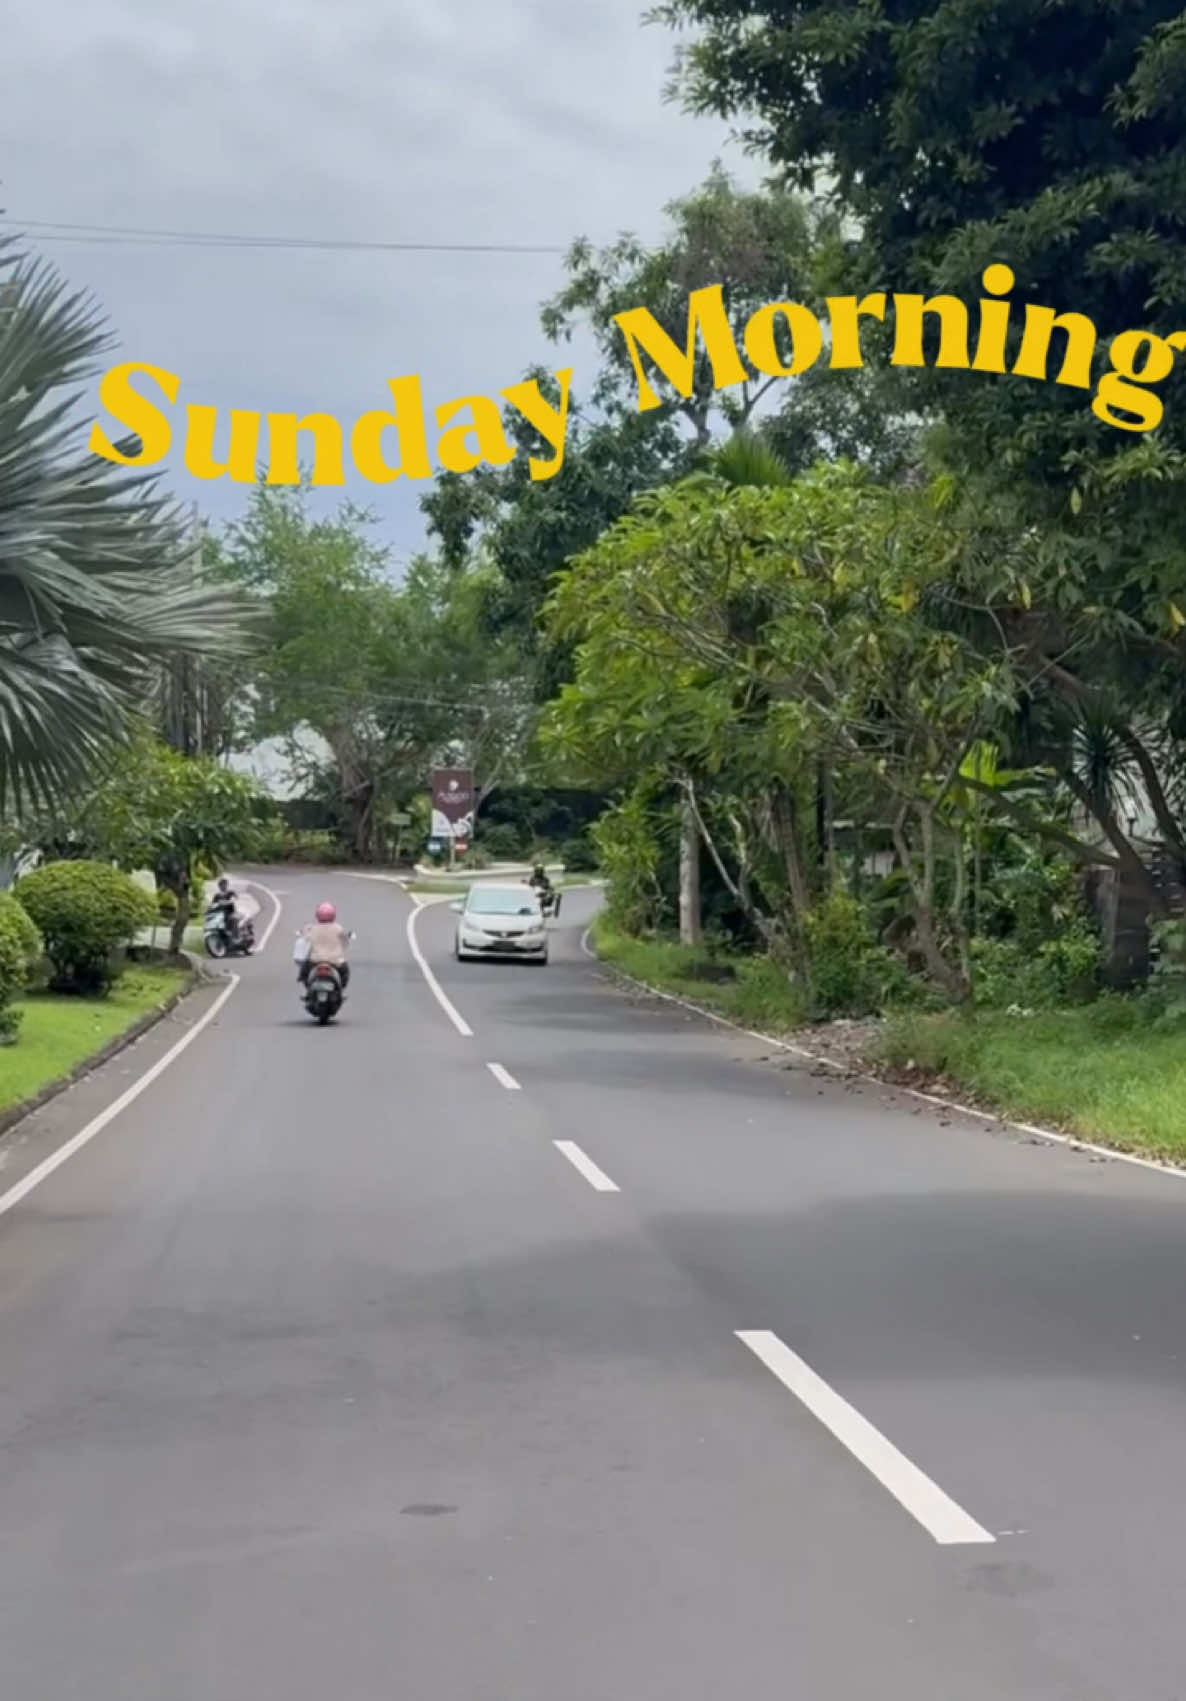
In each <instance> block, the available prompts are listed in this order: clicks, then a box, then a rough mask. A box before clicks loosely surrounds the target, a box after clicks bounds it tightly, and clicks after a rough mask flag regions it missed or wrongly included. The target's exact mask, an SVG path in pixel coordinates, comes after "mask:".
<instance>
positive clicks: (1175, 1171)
mask: <svg viewBox="0 0 1186 1701" xmlns="http://www.w3.org/2000/svg"><path fill="white" fill-rule="evenodd" d="M591 931H592V930H591V929H588V928H587V929H586V930H585V932H584V934H583V935H582V936H581V949H582V950H583V951H584V953H585V955H586V956H587V957H591V958H592V959H593V961H594V962H595V963H600V962H601V958H600V957H599V956H598V955H597V953H596V951H593V950H591V949H590V948H589V945H588V943H587V942H588V938H589V934H590V932H591ZM604 967H605V969H606V971H607V973H609V974H610V975H612V976H615V977H616V978H617V979H618V980H624V981H626V982H627V984H628V985H630V986H636V987H637V988H638V990H639V991H640V992H645V993H646V994H648V996H649V997H651V998H662V999H663V1000H664V1001H665V1002H666V1003H668V1004H678V1005H679V1007H680V1009H681V1010H691V1011H692V1012H693V1013H694V1014H695V1015H697V1016H703V1017H704V1018H705V1019H706V1020H707V1021H709V1022H716V1023H717V1024H718V1026H720V1027H722V1028H729V1029H731V1031H732V1032H733V1033H735V1034H744V1035H745V1036H746V1038H747V1039H755V1040H760V1041H761V1042H762V1044H763V1045H771V1046H773V1047H774V1048H775V1049H776V1050H777V1051H786V1052H790V1053H791V1054H792V1056H794V1057H802V1058H804V1059H806V1061H807V1062H808V1063H818V1064H820V1065H821V1066H822V1067H823V1068H825V1069H833V1070H835V1071H836V1072H837V1074H843V1073H844V1065H843V1064H842V1063H837V1062H835V1061H834V1059H832V1058H830V1057H821V1056H820V1054H819V1053H818V1052H815V1051H808V1050H807V1049H806V1047H805V1046H801V1045H792V1044H791V1043H790V1041H789V1040H780V1039H775V1037H774V1035H773V1034H763V1033H759V1032H758V1030H757V1029H756V1028H743V1027H742V1026H741V1024H740V1023H739V1022H731V1021H730V1020H729V1018H728V1017H727V1016H718V1015H717V1013H716V1011H715V1010H707V1009H705V1007H704V1005H703V1004H694V1003H692V1001H691V1000H690V999H688V998H679V997H677V995H676V994H675V993H674V992H660V991H659V988H658V987H656V986H648V985H647V983H646V981H644V980H638V979H636V978H635V976H634V975H628V974H627V973H626V972H625V970H624V969H619V968H615V966H614V965H613V964H612V963H607V964H605V965H604ZM856 1079H857V1080H860V1081H867V1082H868V1083H869V1084H870V1086H874V1087H882V1088H885V1089H886V1090H888V1091H890V1092H895V1093H905V1094H907V1095H908V1096H909V1097H910V1098H912V1099H921V1100H922V1102H923V1103H924V1104H932V1105H937V1106H938V1107H939V1108H940V1109H942V1110H953V1111H958V1112H959V1114H960V1115H961V1116H972V1117H975V1118H976V1119H977V1120H978V1121H980V1122H994V1123H996V1124H997V1126H998V1127H1000V1128H1008V1129H1010V1130H1011V1131H1013V1132H1015V1133H1018V1134H1030V1135H1032V1136H1033V1137H1034V1138H1035V1139H1038V1140H1048V1141H1050V1142H1051V1144H1053V1145H1056V1146H1070V1147H1071V1148H1072V1150H1074V1151H1076V1152H1091V1153H1092V1154H1093V1155H1094V1156H1095V1157H1099V1158H1106V1159H1107V1160H1108V1161H1109V1162H1110V1163H1118V1164H1131V1165H1133V1167H1134V1168H1136V1169H1147V1170H1152V1171H1153V1173H1154V1174H1155V1175H1166V1176H1172V1177H1174V1179H1175V1180H1178V1181H1186V1168H1184V1167H1183V1166H1182V1165H1180V1164H1167V1163H1161V1162H1159V1161H1158V1159H1157V1158H1142V1157H1140V1156H1139V1155H1138V1154H1137V1153H1136V1152H1122V1151H1120V1150H1119V1148H1118V1147H1116V1146H1100V1145H1097V1144H1095V1143H1094V1142H1093V1141H1091V1140H1085V1139H1083V1137H1082V1136H1081V1135H1079V1134H1059V1133H1058V1132H1057V1131H1056V1130H1055V1129H1053V1128H1040V1127H1039V1126H1038V1125H1037V1123H1034V1122H1016V1121H1014V1120H1013V1118H1012V1117H1008V1116H1003V1115H1000V1114H998V1113H997V1112H996V1111H990V1110H978V1109H977V1108H976V1106H975V1105H970V1104H962V1103H961V1102H960V1100H959V1099H945V1098H940V1097H939V1095H938V1094H937V1093H924V1092H923V1091H922V1090H921V1089H920V1088H918V1087H901V1086H899V1085H898V1084H897V1083H896V1082H894V1081H882V1080H880V1079H879V1078H878V1077H877V1076H876V1075H866V1074H864V1073H862V1074H860V1075H858V1076H857V1077H856Z"/></svg>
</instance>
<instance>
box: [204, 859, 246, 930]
mask: <svg viewBox="0 0 1186 1701" xmlns="http://www.w3.org/2000/svg"><path fill="white" fill-rule="evenodd" d="M210 908H211V909H212V910H217V911H218V912H219V915H220V916H221V918H222V925H223V927H224V929H225V930H226V934H227V937H228V938H229V939H237V938H238V937H239V912H238V911H237V910H236V908H235V894H234V891H233V890H232V887H231V883H230V881H229V880H228V879H227V877H226V875H225V874H224V875H223V877H222V879H221V880H220V881H219V882H218V886H217V888H216V890H215V893H214V896H213V897H212V898H211V900H210Z"/></svg>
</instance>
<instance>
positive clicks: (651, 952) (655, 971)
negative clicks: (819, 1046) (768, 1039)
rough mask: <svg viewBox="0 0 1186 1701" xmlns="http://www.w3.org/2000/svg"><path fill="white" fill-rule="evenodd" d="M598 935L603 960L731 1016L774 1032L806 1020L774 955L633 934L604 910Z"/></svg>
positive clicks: (595, 940)
mask: <svg viewBox="0 0 1186 1701" xmlns="http://www.w3.org/2000/svg"><path fill="white" fill-rule="evenodd" d="M592 940H593V944H594V946H595V948H596V951H597V955H598V956H599V957H600V958H601V960H602V961H603V962H605V963H608V964H610V965H611V966H612V967H614V968H618V969H621V970H622V972H623V974H627V975H631V976H633V978H634V979H635V980H640V981H643V982H645V983H646V985H648V986H653V987H656V988H657V989H658V990H659V991H660V992H670V993H674V995H675V996H676V997H677V998H686V999H688V1000H689V1001H690V1002H691V1003H693V1004H701V1005H703V1006H704V1008H705V1009H706V1010H713V1011H715V1012H716V1013H717V1014H718V1015H720V1016H727V1017H728V1018H729V1020H730V1021H731V1022H738V1023H740V1024H741V1025H742V1026H744V1027H752V1028H761V1029H763V1030H764V1031H766V1032H771V1033H774V1034H779V1033H789V1032H790V1031H791V1030H792V1029H794V1028H797V1027H799V1026H801V1025H802V1022H803V1007H802V1003H801V1001H800V999H799V997H798V995H797V994H796V992H795V990H794V988H793V987H791V986H789V985H788V984H787V980H786V977H785V975H784V974H783V973H782V972H781V971H780V970H779V969H778V967H777V966H776V965H775V964H774V963H772V962H771V961H770V959H769V958H768V957H732V956H730V957H726V956H724V955H723V954H722V953H718V952H713V951H711V950H709V949H707V948H704V949H699V950H697V949H694V948H693V947H691V946H687V945H677V944H675V943H672V942H668V941H666V940H664V941H654V940H643V939H629V938H627V937H626V935H625V934H623V933H619V932H618V931H617V930H616V929H615V928H614V927H613V926H612V925H611V924H610V923H609V922H608V921H607V920H606V919H605V917H604V916H602V917H599V918H598V920H597V921H595V922H594V924H593V928H592Z"/></svg>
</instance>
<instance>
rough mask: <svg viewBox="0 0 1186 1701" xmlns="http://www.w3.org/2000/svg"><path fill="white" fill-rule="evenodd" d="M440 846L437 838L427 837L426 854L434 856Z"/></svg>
mask: <svg viewBox="0 0 1186 1701" xmlns="http://www.w3.org/2000/svg"><path fill="white" fill-rule="evenodd" d="M440 848H441V841H440V840H439V839H429V841H428V854H429V856H435V855H436V854H437V852H438V851H439V850H440Z"/></svg>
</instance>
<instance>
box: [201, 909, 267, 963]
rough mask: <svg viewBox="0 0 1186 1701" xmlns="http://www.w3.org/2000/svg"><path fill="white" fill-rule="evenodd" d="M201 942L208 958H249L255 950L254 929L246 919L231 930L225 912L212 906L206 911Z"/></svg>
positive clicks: (241, 920)
mask: <svg viewBox="0 0 1186 1701" xmlns="http://www.w3.org/2000/svg"><path fill="white" fill-rule="evenodd" d="M202 941H203V943H204V945H205V947H206V955H207V956H208V957H250V955H251V953H252V952H253V951H254V950H255V929H254V927H253V926H252V925H251V923H250V921H248V920H247V919H246V918H243V919H240V921H239V925H238V927H237V928H232V927H231V926H230V925H229V923H228V921H227V918H226V913H225V911H224V910H222V909H220V908H218V907H217V906H214V907H212V908H210V909H208V910H207V911H206V918H205V921H204V922H203V925H202Z"/></svg>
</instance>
